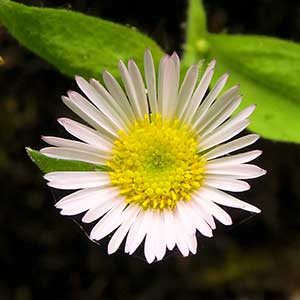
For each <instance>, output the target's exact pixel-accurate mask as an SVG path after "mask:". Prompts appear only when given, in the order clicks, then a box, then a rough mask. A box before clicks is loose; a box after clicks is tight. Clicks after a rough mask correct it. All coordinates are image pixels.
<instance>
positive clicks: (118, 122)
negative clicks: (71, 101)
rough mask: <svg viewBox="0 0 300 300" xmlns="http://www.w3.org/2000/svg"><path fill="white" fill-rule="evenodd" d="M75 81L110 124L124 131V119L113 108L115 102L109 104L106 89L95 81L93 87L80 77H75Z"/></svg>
mask: <svg viewBox="0 0 300 300" xmlns="http://www.w3.org/2000/svg"><path fill="white" fill-rule="evenodd" d="M75 79H76V82H77V84H78V86H79V88H80V89H81V90H82V91H83V92H84V93H85V95H86V96H87V97H88V99H89V100H90V101H91V102H92V103H93V104H94V105H95V106H96V107H97V108H98V109H99V110H100V111H101V112H102V113H103V114H104V115H105V116H106V117H107V118H108V119H109V120H110V123H113V124H114V126H115V127H116V128H118V129H124V122H122V119H121V118H120V116H119V115H118V114H117V111H116V110H115V109H114V107H113V106H112V104H113V103H114V102H112V101H111V102H109V101H108V100H107V97H105V96H106V95H104V94H105V89H104V88H103V87H102V86H101V85H100V83H99V82H97V81H96V80H95V79H94V80H92V82H93V85H94V86H93V85H91V84H89V83H88V82H87V81H86V80H85V79H84V78H82V77H80V76H75ZM95 87H96V88H97V89H96V88H95ZM103 89H104V90H103Z"/></svg>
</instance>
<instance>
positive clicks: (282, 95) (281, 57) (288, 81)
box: [207, 34, 300, 142]
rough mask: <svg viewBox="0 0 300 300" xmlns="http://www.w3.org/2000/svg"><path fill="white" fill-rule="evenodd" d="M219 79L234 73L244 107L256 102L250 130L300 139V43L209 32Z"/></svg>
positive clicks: (288, 139) (232, 78)
mask: <svg viewBox="0 0 300 300" xmlns="http://www.w3.org/2000/svg"><path fill="white" fill-rule="evenodd" d="M207 39H208V41H209V43H210V44H211V50H210V51H211V57H214V58H216V59H217V68H216V73H217V75H216V76H215V79H216V78H217V77H218V76H220V75H221V74H223V73H224V72H227V71H228V72H229V73H230V77H229V78H230V79H229V82H228V84H227V87H229V86H232V85H234V84H237V83H239V84H240V85H241V92H242V94H243V95H244V99H243V102H242V103H243V104H242V105H243V107H245V106H248V105H250V104H253V103H256V104H257V109H256V111H255V113H254V114H253V117H252V118H251V120H252V123H251V125H250V129H251V130H252V131H254V132H257V133H259V134H261V135H262V136H263V137H265V138H269V139H273V140H277V141H285V142H300V122H299V118H300V45H298V44H296V43H292V42H288V41H283V40H280V39H276V38H271V37H263V36H244V35H225V34H209V35H208V36H207Z"/></svg>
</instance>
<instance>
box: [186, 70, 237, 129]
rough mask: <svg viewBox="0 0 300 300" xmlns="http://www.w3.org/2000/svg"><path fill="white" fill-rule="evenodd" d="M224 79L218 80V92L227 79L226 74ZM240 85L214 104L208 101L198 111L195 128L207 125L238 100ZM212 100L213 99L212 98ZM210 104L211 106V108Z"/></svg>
mask: <svg viewBox="0 0 300 300" xmlns="http://www.w3.org/2000/svg"><path fill="white" fill-rule="evenodd" d="M223 76H224V77H223V78H222V77H221V78H220V79H219V80H218V84H216V85H215V87H216V88H217V91H218V90H219V88H220V87H221V86H222V84H221V83H222V82H223V81H224V79H225V78H226V74H224V75H223ZM239 88H240V87H239V85H236V86H233V87H232V88H230V89H229V90H227V91H226V92H225V93H224V94H222V95H221V96H220V97H219V98H218V99H216V101H215V102H214V103H212V101H211V100H210V101H209V102H208V101H207V102H206V103H207V104H206V105H205V106H204V107H202V108H201V109H198V111H197V113H196V114H195V116H194V119H193V121H192V123H193V128H196V127H198V128H199V126H201V125H202V123H206V122H207V120H212V119H213V118H214V117H215V116H217V115H218V114H219V113H220V112H221V111H223V109H224V108H225V107H227V105H229V104H230V103H232V101H233V100H234V99H236V98H237V96H238V92H239ZM210 99H211V97H210ZM208 104H211V106H209V105H208Z"/></svg>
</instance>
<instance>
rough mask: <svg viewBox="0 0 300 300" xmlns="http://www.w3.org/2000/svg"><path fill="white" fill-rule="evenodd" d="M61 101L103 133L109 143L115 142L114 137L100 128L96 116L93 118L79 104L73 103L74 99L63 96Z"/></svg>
mask: <svg viewBox="0 0 300 300" xmlns="http://www.w3.org/2000/svg"><path fill="white" fill-rule="evenodd" d="M61 99H62V101H63V103H64V104H65V105H66V106H68V107H69V108H70V109H71V110H72V111H73V112H74V113H75V114H77V115H78V116H79V117H80V118H81V119H82V120H84V121H85V122H87V123H88V124H89V125H90V126H92V127H93V128H95V129H97V130H98V131H99V132H101V133H102V134H103V135H104V136H105V137H106V139H107V140H108V141H113V139H114V136H113V135H111V134H110V133H109V132H107V131H106V130H105V129H104V128H103V127H102V126H100V124H99V121H98V120H95V118H94V116H91V115H89V114H88V113H87V112H85V111H83V108H82V107H81V106H78V104H77V103H75V102H74V101H73V100H74V99H73V100H71V99H69V98H68V97H65V96H62V97H61Z"/></svg>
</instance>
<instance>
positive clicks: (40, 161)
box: [26, 148, 109, 173]
mask: <svg viewBox="0 0 300 300" xmlns="http://www.w3.org/2000/svg"><path fill="white" fill-rule="evenodd" d="M26 151H27V154H28V156H29V157H30V158H31V160H32V161H33V162H34V163H35V164H36V165H37V166H38V167H39V168H40V169H41V170H42V171H43V172H44V173H49V172H54V171H108V170H109V169H108V167H106V166H96V165H93V164H90V163H85V162H81V161H73V160H64V159H56V158H51V157H48V156H46V155H44V154H42V153H40V152H39V151H36V150H33V149H31V148H26Z"/></svg>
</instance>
